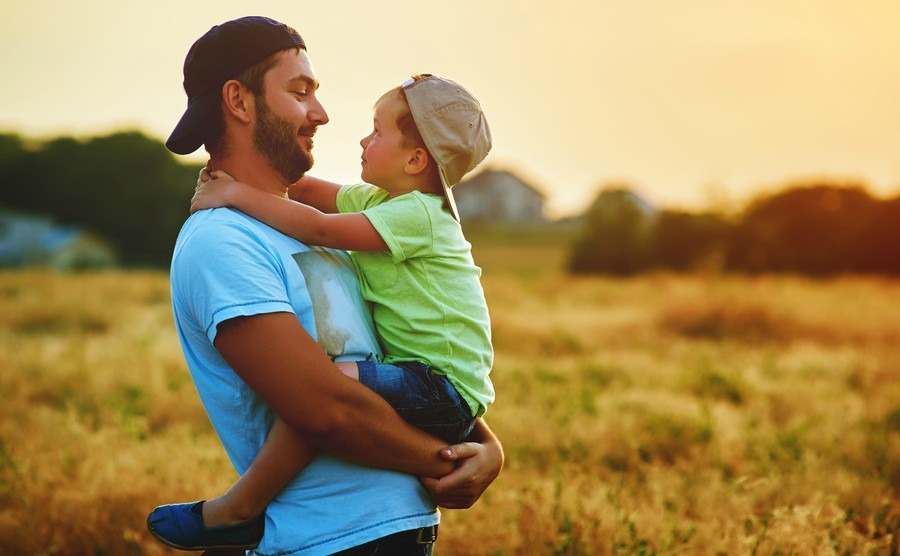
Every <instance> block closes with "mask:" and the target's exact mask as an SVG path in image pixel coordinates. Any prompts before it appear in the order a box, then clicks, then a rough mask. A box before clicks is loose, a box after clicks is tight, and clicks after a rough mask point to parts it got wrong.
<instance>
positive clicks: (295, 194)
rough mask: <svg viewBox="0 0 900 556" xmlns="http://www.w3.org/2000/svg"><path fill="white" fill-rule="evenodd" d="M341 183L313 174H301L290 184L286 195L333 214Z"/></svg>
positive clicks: (335, 209)
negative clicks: (295, 181) (300, 176)
mask: <svg viewBox="0 0 900 556" xmlns="http://www.w3.org/2000/svg"><path fill="white" fill-rule="evenodd" d="M340 188H341V184H339V183H334V182H331V181H328V180H323V179H320V178H316V177H313V176H303V177H302V178H300V181H298V182H297V183H295V184H293V185H291V187H290V188H289V189H288V196H289V197H290V198H291V199H293V200H295V201H297V202H298V203H303V204H304V205H309V206H311V207H315V208H317V209H319V210H320V211H322V212H325V213H328V214H334V213H336V212H338V209H337V193H338V190H340Z"/></svg>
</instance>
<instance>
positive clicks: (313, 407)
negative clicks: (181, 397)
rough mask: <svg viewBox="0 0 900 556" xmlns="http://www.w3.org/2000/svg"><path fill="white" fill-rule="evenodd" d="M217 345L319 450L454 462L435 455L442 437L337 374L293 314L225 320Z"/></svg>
mask: <svg viewBox="0 0 900 556" xmlns="http://www.w3.org/2000/svg"><path fill="white" fill-rule="evenodd" d="M215 346H216V349H218V350H219V352H220V353H221V354H222V357H224V358H225V361H227V362H228V364H229V365H230V366H231V367H232V368H233V369H234V371H235V372H236V373H237V374H238V376H240V377H241V379H243V380H244V382H246V383H247V385H248V386H250V388H252V389H253V390H254V391H255V392H256V393H257V394H259V395H260V396H261V397H262V398H263V399H264V400H265V401H266V402H267V403H268V404H269V405H270V406H271V407H272V408H273V409H274V410H275V412H276V413H277V414H278V415H279V416H280V417H281V419H282V420H284V422H285V423H287V424H288V425H290V426H291V427H293V428H294V429H296V430H298V431H300V432H301V433H302V434H304V435H306V436H307V438H309V440H310V441H311V442H312V443H313V444H314V445H315V446H317V447H319V448H321V449H322V450H325V451H327V452H331V453H333V454H335V455H337V456H340V457H343V458H346V459H350V460H352V461H356V462H358V463H362V464H364V465H369V466H372V467H381V468H386V469H393V470H396V471H401V472H405V473H411V474H414V475H421V476H429V477H440V476H443V475H446V474H448V473H450V472H451V471H453V469H454V467H455V465H456V464H455V463H454V461H452V459H451V460H449V461H448V460H446V459H443V457H442V456H441V455H439V452H440V451H441V449H443V448H446V443H444V442H442V441H440V440H438V439H437V438H434V437H432V436H430V435H428V434H426V433H424V432H422V431H421V430H419V429H417V428H415V427H413V426H411V425H409V424H408V423H406V422H405V421H403V420H402V419H401V418H400V417H399V416H398V415H397V413H396V412H395V411H394V410H393V408H391V406H390V405H388V403H387V402H386V401H384V399H383V398H381V396H379V395H378V394H376V393H374V392H372V391H371V390H369V389H368V388H366V387H365V386H363V385H362V384H360V383H359V382H357V381H355V380H352V379H350V378H347V377H345V376H344V375H342V374H341V372H340V371H339V370H338V369H337V368H336V367H335V366H334V363H332V362H331V359H330V358H329V357H328V356H327V355H326V354H325V352H324V351H323V350H322V348H321V347H320V346H319V345H318V344H317V343H316V342H315V341H314V340H313V339H312V337H310V335H309V334H308V333H307V332H306V330H305V329H303V327H302V326H301V325H300V323H299V322H298V321H297V317H296V316H295V315H293V314H291V313H268V314H261V315H254V316H251V317H237V318H234V319H230V320H227V321H225V322H223V323H221V324H220V325H219V327H218V333H217V336H216V340H215ZM444 457H446V456H444ZM463 457H465V455H463Z"/></svg>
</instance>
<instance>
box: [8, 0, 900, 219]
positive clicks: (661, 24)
mask: <svg viewBox="0 0 900 556" xmlns="http://www.w3.org/2000/svg"><path fill="white" fill-rule="evenodd" d="M436 9H438V7H435V6H431V5H428V4H423V3H421V2H412V1H410V0H395V1H393V2H388V3H386V4H380V5H377V6H375V5H371V4H369V3H363V2H358V1H349V0H348V1H337V2H332V3H328V4H327V5H312V6H304V7H303V8H302V9H299V8H297V6H296V4H295V3H292V2H288V1H286V0H272V1H269V2H266V3H265V9H260V10H259V11H262V12H265V13H266V14H267V15H270V16H271V17H274V18H276V19H279V20H281V21H284V22H286V23H288V24H292V25H294V26H296V27H297V28H298V30H299V31H300V32H301V34H302V35H303V36H304V39H305V40H306V42H307V44H308V45H309V50H310V55H311V57H312V58H313V61H314V63H315V68H316V71H317V73H318V77H319V79H320V81H321V82H322V88H321V97H322V99H323V102H324V103H325V104H326V108H327V109H328V112H329V116H330V118H331V122H330V123H329V124H328V125H326V126H324V127H323V128H321V130H320V132H319V133H318V134H317V146H316V151H315V154H316V160H317V163H316V170H317V172H318V174H319V175H321V176H322V177H325V178H328V179H332V180H334V181H341V182H350V181H354V180H356V179H358V177H359V166H358V159H359V146H358V141H359V139H360V138H361V137H363V136H364V135H365V134H366V133H368V128H369V127H370V126H371V106H372V103H373V102H374V101H375V100H376V99H377V98H378V97H379V96H380V94H381V93H382V92H384V91H385V90H387V89H389V88H391V87H393V86H394V85H396V84H398V83H399V82H401V81H402V80H403V79H405V78H406V76H408V75H409V74H412V73H416V72H427V73H435V74H438V75H445V76H447V77H450V78H452V79H454V80H456V81H459V82H460V83H462V84H464V85H465V86H466V88H468V89H469V90H471V91H472V92H473V94H475V96H476V97H477V98H478V99H479V101H480V102H481V104H482V106H483V107H484V109H485V113H486V114H487V117H488V121H489V122H490V125H491V129H492V133H493V135H494V149H493V151H492V152H491V154H490V155H489V156H488V158H487V159H486V160H485V163H484V167H485V168H487V167H497V168H504V169H506V168H508V169H513V170H515V171H516V172H517V174H519V175H521V176H523V177H524V178H526V179H528V180H529V181H530V182H531V183H534V184H535V185H536V186H537V187H540V188H541V190H542V191H543V192H545V193H546V195H547V208H548V215H552V216H553V217H559V216H564V215H566V214H571V213H573V212H575V211H577V210H578V208H579V207H583V206H585V205H586V204H588V203H590V202H591V201H592V200H593V198H594V197H595V196H596V195H597V194H598V192H599V191H600V189H601V187H602V186H603V185H605V184H611V183H612V184H615V183H627V184H631V185H632V187H633V189H634V190H635V191H637V192H639V193H640V194H641V195H642V196H644V197H645V198H648V199H652V200H653V201H654V203H657V204H659V205H661V206H673V207H683V208H687V209H689V208H692V207H700V206H704V205H709V204H720V203H726V204H729V203H730V204H735V203H743V202H746V201H747V200H748V199H750V198H752V197H754V196H755V195H757V194H758V193H759V192H764V191H767V190H773V189H777V188H779V187H780V186H781V185H782V184H786V183H793V182H798V181H808V180H814V179H824V180H828V181H838V182H854V181H855V182H859V183H863V184H866V185H867V190H869V191H870V192H871V193H872V194H873V195H879V196H884V195H893V194H895V193H896V192H898V191H900V160H898V158H897V156H896V145H898V144H900V126H898V125H897V122H898V121H900V103H897V102H896V99H897V98H898V96H900V34H898V33H896V32H895V30H896V27H897V24H898V23H900V3H895V2H890V1H888V0H869V1H867V2H864V3H856V4H852V5H850V4H846V3H843V2H840V1H837V0H797V1H795V2H791V3H790V4H784V3H779V2H777V1H775V0H764V1H763V2H761V3H755V4H753V5H752V6H751V5H748V6H736V5H722V4H720V3H717V2H713V1H711V0H684V1H683V2H680V3H678V5H668V4H659V3H655V2H652V1H651V0H635V1H633V2H629V3H627V4H622V3H618V2H612V1H599V2H585V1H580V0H560V1H557V2H542V1H532V2H513V1H511V0H502V1H498V2H493V3H488V4H482V3H479V2H476V1H475V0H461V1H460V3H458V5H457V6H456V8H455V9H454V10H452V11H451V12H448V13H441V14H438V12H436V11H435V10H436ZM251 11H257V10H256V9H255V8H254V9H253V10H251ZM7 12H8V13H7V14H6V17H5V18H4V20H3V21H2V22H0V63H2V64H3V66H4V68H6V69H7V73H8V75H12V76H15V79H10V80H9V82H8V83H6V87H4V89H3V91H2V92H0V100H2V101H3V102H2V103H0V106H2V108H0V130H3V131H9V132H12V133H17V134H20V135H22V136H25V137H34V138H41V137H53V136H64V135H71V136H74V137H86V136H96V135H102V134H108V133H113V132H115V131H118V130H129V129H133V130H138V131H141V132H142V133H145V134H147V135H148V136H151V137H154V138H156V139H159V140H161V141H164V140H165V137H166V136H167V135H168V133H169V132H170V131H171V128H172V127H173V126H174V123H175V122H176V121H177V120H178V118H179V117H180V115H181V112H182V111H183V109H184V105H185V97H184V93H183V90H182V89H181V77H182V76H181V66H182V63H183V60H184V55H185V53H186V52H187V49H188V47H189V46H190V44H191V43H192V42H193V41H194V40H195V39H196V38H197V37H198V36H199V35H201V34H202V33H203V32H204V31H205V30H206V29H208V28H209V27H210V26H211V25H213V24H217V23H220V22H222V21H225V20H228V19H231V18H234V17H240V16H242V15H247V14H246V5H245V4H244V3H241V2H237V1H236V0H219V1H217V2H215V3H213V2H195V3H190V4H188V5H181V3H179V2H176V1H175V0H161V1H160V2H157V3H155V4H154V5H153V6H150V5H142V4H130V3H121V2H116V1H115V0H87V1H86V2H84V3H81V4H61V5H60V4H58V3H56V2H54V1H53V0H33V1H32V2H30V3H27V4H18V3H17V4H14V5H12V6H10V7H9V8H7ZM97 13H102V14H104V16H105V17H104V19H103V20H102V21H100V20H98V19H97V17H96V15H94V14H97ZM46 14H49V15H46ZM348 14H349V15H350V16H352V17H348ZM435 17H441V18H442V22H443V27H444V28H447V29H459V30H464V32H462V33H457V34H456V35H455V36H460V37H465V38H468V37H471V39H472V40H463V41H451V40H446V39H445V38H444V37H441V36H440V34H438V33H435V32H434V31H433V29H432V28H431V27H430V26H428V25H422V22H427V21H430V20H431V19H433V18H435ZM110 22H112V23H113V24H109V23H110ZM160 29H164V30H165V32H164V33H159V30H160ZM47 37H52V39H53V40H46V39H47ZM204 158H205V157H204V155H203V154H196V155H192V156H189V157H186V158H185V160H189V161H202V160H203V159H204ZM476 171H477V170H476Z"/></svg>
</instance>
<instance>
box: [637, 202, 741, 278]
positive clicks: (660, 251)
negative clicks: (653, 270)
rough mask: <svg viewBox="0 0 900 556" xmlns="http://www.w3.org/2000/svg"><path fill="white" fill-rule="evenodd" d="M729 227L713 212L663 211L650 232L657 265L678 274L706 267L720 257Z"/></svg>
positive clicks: (725, 243)
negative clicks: (678, 272)
mask: <svg viewBox="0 0 900 556" xmlns="http://www.w3.org/2000/svg"><path fill="white" fill-rule="evenodd" d="M730 232H731V225H730V224H729V223H728V222H727V221H726V220H725V219H724V218H722V217H721V216H718V215H716V214H713V213H698V214H694V213H690V212H682V211H673V210H664V211H662V212H660V213H659V217H658V218H657V221H656V226H655V229H654V233H653V247H654V249H653V252H654V260H655V262H656V264H657V265H659V266H661V267H663V268H667V269H670V270H676V271H680V272H685V271H691V270H696V269H698V268H700V267H702V266H705V265H709V264H710V263H712V262H714V261H715V260H716V259H719V258H721V257H722V256H723V255H724V251H725V246H726V245H727V242H728V236H729V234H730Z"/></svg>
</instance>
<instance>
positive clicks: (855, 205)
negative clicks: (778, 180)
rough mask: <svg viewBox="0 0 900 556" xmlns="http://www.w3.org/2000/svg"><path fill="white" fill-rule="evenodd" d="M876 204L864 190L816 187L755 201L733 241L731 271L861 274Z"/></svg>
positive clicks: (817, 185) (738, 226) (829, 186)
mask: <svg viewBox="0 0 900 556" xmlns="http://www.w3.org/2000/svg"><path fill="white" fill-rule="evenodd" d="M876 208H877V202H876V201H875V200H874V199H873V198H872V197H871V196H869V194H868V193H866V192H865V190H864V189H863V188H862V187H860V186H834V185H829V184H813V185H805V186H799V187H793V188H790V189H787V190H786V191H783V192H781V193H778V194H775V195H772V196H769V197H765V198H761V199H758V200H757V201H755V202H754V203H753V204H751V206H750V207H749V208H748V209H747V210H746V211H745V212H744V214H743V216H742V218H741V221H740V222H739V224H738V225H737V227H736V229H735V231H734V233H733V234H732V236H731V240H730V242H729V246H728V251H727V256H726V264H727V267H728V268H731V269H734V270H740V271H747V272H797V273H801V274H808V275H818V276H822V275H828V274H834V273H838V272H852V271H857V270H860V268H859V264H860V262H859V258H858V253H857V250H858V249H859V246H860V245H862V244H863V241H864V239H865V238H864V236H865V232H866V230H867V229H868V228H869V226H870V223H871V220H872V217H873V216H874V215H875V213H876Z"/></svg>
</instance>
